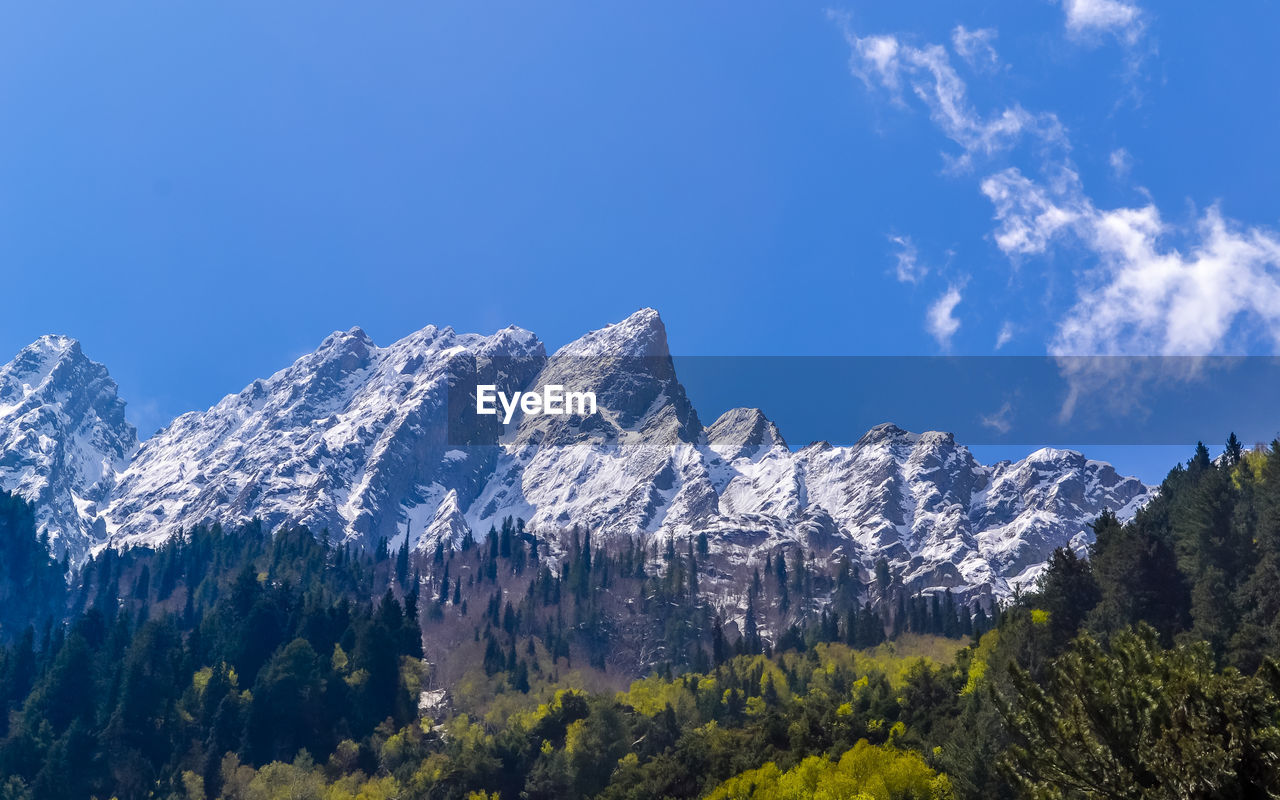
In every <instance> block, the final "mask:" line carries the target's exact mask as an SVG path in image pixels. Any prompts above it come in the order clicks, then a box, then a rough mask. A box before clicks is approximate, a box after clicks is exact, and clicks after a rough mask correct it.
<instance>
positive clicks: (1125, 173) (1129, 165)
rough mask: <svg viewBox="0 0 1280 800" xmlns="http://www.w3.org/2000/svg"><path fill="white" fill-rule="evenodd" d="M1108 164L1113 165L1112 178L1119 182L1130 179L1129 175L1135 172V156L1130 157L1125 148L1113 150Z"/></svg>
mask: <svg viewBox="0 0 1280 800" xmlns="http://www.w3.org/2000/svg"><path fill="white" fill-rule="evenodd" d="M1107 162H1108V163H1109V164H1110V165H1111V175H1112V177H1114V178H1115V179H1116V180H1118V181H1126V180H1128V179H1129V173H1130V172H1132V171H1133V156H1131V155H1129V151H1128V150H1125V149H1124V148H1123V147H1118V148H1116V149H1115V150H1112V151H1111V156H1110V157H1109V158H1108V159H1107Z"/></svg>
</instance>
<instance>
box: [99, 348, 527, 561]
mask: <svg viewBox="0 0 1280 800" xmlns="http://www.w3.org/2000/svg"><path fill="white" fill-rule="evenodd" d="M545 358H546V355H545V351H544V349H543V346H542V343H541V342H539V341H538V340H537V338H536V337H535V336H534V335H533V334H531V333H529V332H528V331H523V330H520V329H518V328H507V329H506V330H502V331H499V332H497V333H495V334H493V335H492V336H478V335H473V334H466V335H460V334H457V333H455V332H454V331H453V330H452V329H451V328H445V329H443V330H440V329H437V328H435V327H434V326H429V327H427V328H424V329H422V330H420V331H418V332H417V333H414V334H412V335H410V336H407V337H405V338H404V339H401V340H400V341H398V342H396V343H395V344H392V345H391V346H389V347H385V348H380V347H378V346H376V345H375V344H374V343H373V342H372V341H371V340H370V339H369V337H368V336H367V335H366V334H365V332H364V331H362V330H360V329H359V328H352V329H351V330H350V331H347V332H345V333H343V332H337V333H334V334H332V335H330V336H329V337H328V338H327V339H325V340H324V342H323V343H321V345H320V348H319V349H318V350H316V351H315V352H314V353H311V354H309V355H306V356H303V357H302V358H300V359H298V360H297V361H296V362H294V364H293V365H292V366H290V367H288V368H286V369H283V370H281V371H280V372H277V373H276V374H275V375H272V376H271V377H269V378H267V379H265V380H257V381H254V382H253V383H252V384H250V385H249V386H248V387H247V388H245V389H244V390H243V391H241V392H240V393H239V394H235V395H229V396H227V397H225V398H223V400H222V401H221V402H219V403H218V404H217V405H215V406H214V407H213V408H211V409H209V410H208V411H204V412H192V413H189V414H184V415H182V416H181V417H178V418H177V419H176V420H174V421H173V423H172V424H170V425H169V426H168V427H166V428H165V429H164V430H162V431H160V432H159V433H157V434H156V435H155V436H154V437H152V438H151V439H148V440H147V441H146V442H145V443H144V444H143V445H142V447H141V448H140V449H139V450H138V453H137V455H136V457H135V458H134V459H133V462H132V463H131V464H130V465H129V467H128V469H126V470H125V471H124V473H123V474H122V475H121V476H120V480H119V485H118V487H117V490H116V492H115V494H114V496H113V500H112V502H111V505H110V507H109V508H108V509H107V512H106V519H107V522H106V528H107V531H108V533H109V534H110V541H111V543H112V544H114V545H117V546H119V545H128V544H135V543H154V542H155V541H156V540H157V539H158V538H163V537H164V536H167V535H169V534H170V533H172V532H173V531H175V530H177V529H178V528H183V527H190V526H192V525H195V524H197V523H200V522H206V521H210V520H215V519H216V520H222V521H244V520H249V519H252V518H254V517H258V518H260V519H262V521H263V522H264V523H265V524H267V525H268V526H272V527H274V526H276V525H280V524H282V523H286V522H291V523H300V524H305V525H308V526H310V527H311V528H312V529H313V530H315V531H317V532H319V531H321V530H328V531H329V533H330V535H331V536H333V537H334V538H335V539H347V540H350V541H354V542H356V543H358V544H371V543H373V542H376V541H377V540H378V539H380V538H387V539H393V538H395V537H396V535H397V534H402V533H403V532H404V530H405V526H406V524H408V525H409V526H410V527H416V528H419V529H421V527H424V526H425V525H426V524H427V523H429V522H431V521H432V520H433V519H434V518H435V517H436V512H437V510H438V508H439V506H440V505H441V503H442V501H444V500H445V498H446V497H447V496H449V495H450V494H451V493H452V494H454V495H455V499H454V502H455V503H459V502H460V503H463V504H466V503H469V502H470V501H471V500H472V499H473V498H474V497H475V496H476V494H477V492H478V491H479V490H480V488H481V487H482V486H483V485H484V484H485V482H486V480H487V479H488V476H489V475H490V474H491V472H492V466H493V460H494V458H495V456H496V447H495V445H496V443H497V437H498V434H499V426H498V424H497V421H496V420H494V419H493V418H490V417H476V416H475V415H470V416H468V417H465V418H464V415H462V414H461V413H460V412H461V411H462V409H463V408H465V403H464V402H460V400H459V398H460V397H461V396H462V395H464V394H466V392H467V391H471V392H473V391H474V386H475V384H476V383H477V382H488V383H495V384H497V385H499V386H501V387H504V388H506V389H508V390H514V388H515V387H516V386H520V385H523V384H525V383H527V382H528V381H529V380H530V379H532V378H533V376H534V375H535V374H536V373H537V372H538V370H539V369H540V368H541V367H542V365H543V362H544V361H545ZM458 387H462V389H463V391H462V392H458V391H454V390H456V389H457V388H458ZM451 397H452V398H454V399H453V402H452V405H451ZM467 419H469V420H472V423H470V425H471V428H470V429H468V430H463V428H462V427H461V426H466V425H468V424H469V423H467V422H466V421H465V420H467ZM454 437H459V438H457V439H454ZM459 442H463V443H466V444H468V445H471V446H466V447H458V446H455V445H456V444H458V443H459ZM486 445H487V446H486Z"/></svg>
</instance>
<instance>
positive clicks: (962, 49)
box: [951, 25, 1000, 72]
mask: <svg viewBox="0 0 1280 800" xmlns="http://www.w3.org/2000/svg"><path fill="white" fill-rule="evenodd" d="M996 35H997V34H996V29H995V28H978V29H976V30H969V29H968V28H966V27H965V26H963V25H957V26H956V27H955V29H954V30H952V31H951V47H952V49H953V50H955V51H956V55H958V56H960V57H961V58H963V59H964V60H965V61H967V62H968V63H969V66H971V67H973V68H974V69H976V70H979V71H983V72H994V71H995V70H997V69H999V68H1000V55H999V54H998V53H996V48H995V46H994V45H993V44H992V42H994V41H995V38H996Z"/></svg>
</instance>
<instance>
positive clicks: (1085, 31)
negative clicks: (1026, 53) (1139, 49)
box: [1062, 0, 1143, 44]
mask: <svg viewBox="0 0 1280 800" xmlns="http://www.w3.org/2000/svg"><path fill="white" fill-rule="evenodd" d="M1062 9H1063V11H1065V12H1066V14H1067V31H1068V32H1069V33H1071V34H1072V35H1074V36H1077V37H1089V36H1094V35H1097V34H1099V33H1113V34H1115V35H1116V36H1118V37H1120V38H1121V39H1123V40H1124V41H1126V42H1128V43H1130V44H1133V43H1135V42H1136V41H1137V40H1138V38H1139V37H1141V35H1142V28H1143V14H1142V9H1140V8H1139V7H1138V6H1137V5H1136V4H1134V3H1125V2H1122V0H1062Z"/></svg>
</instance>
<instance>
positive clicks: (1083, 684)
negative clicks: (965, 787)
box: [999, 625, 1280, 800]
mask: <svg viewBox="0 0 1280 800" xmlns="http://www.w3.org/2000/svg"><path fill="white" fill-rule="evenodd" d="M1266 674H1267V676H1268V677H1269V678H1271V679H1272V680H1271V681H1268V682H1264V681H1263V680H1261V679H1260V678H1249V677H1245V676H1242V675H1240V674H1239V673H1238V672H1236V671H1235V670H1233V669H1227V670H1223V671H1219V670H1217V668H1216V666H1215V664H1214V660H1213V657H1212V653H1211V650H1210V648H1209V646H1208V645H1207V644H1206V643H1196V644H1192V645H1179V646H1177V647H1175V648H1174V649H1172V650H1162V649H1161V648H1160V645H1159V639H1158V635H1157V634H1156V632H1155V630H1154V629H1152V628H1151V627H1149V626H1146V625H1142V626H1140V627H1139V628H1137V629H1136V630H1133V631H1120V632H1117V633H1116V634H1115V635H1113V636H1112V637H1111V640H1110V643H1109V645H1107V646H1103V645H1101V644H1099V643H1098V642H1097V641H1095V640H1094V639H1093V638H1091V637H1089V636H1082V637H1080V638H1079V639H1077V640H1076V642H1075V643H1074V644H1073V645H1072V646H1071V648H1070V649H1069V650H1068V651H1067V652H1066V653H1065V654H1064V655H1062V656H1061V657H1060V658H1058V659H1057V660H1056V661H1055V662H1054V663H1053V665H1052V666H1051V668H1050V670H1049V674H1048V676H1047V680H1046V681H1045V682H1044V683H1043V684H1037V683H1036V682H1034V681H1033V680H1032V679H1031V677H1030V676H1029V675H1028V673H1026V672H1025V671H1022V670H1019V669H1017V668H1016V667H1015V668H1014V669H1013V671H1012V679H1013V680H1012V691H1010V692H1008V693H1007V694H1006V693H1001V694H1000V695H999V697H1000V700H1001V710H1002V714H1003V716H1004V718H1005V720H1006V722H1007V724H1008V727H1009V730H1010V732H1011V734H1012V738H1013V742H1014V745H1013V746H1012V747H1011V748H1010V749H1009V752H1008V756H1007V759H1006V764H1007V766H1008V768H1009V770H1010V773H1011V774H1012V775H1013V777H1014V778H1015V780H1016V781H1017V782H1018V783H1019V784H1020V785H1021V786H1022V787H1023V788H1024V790H1025V791H1026V793H1027V795H1028V796H1030V797H1033V798H1037V800H1059V799H1064V800H1065V798H1073V799H1074V798H1080V799H1081V800H1084V799H1085V798H1114V797H1132V798H1142V799H1143V800H1193V799H1194V798H1206V799H1207V798H1219V797H1264V796H1269V795H1268V792H1269V791H1270V790H1273V789H1274V788H1275V787H1276V786H1277V785H1280V764H1277V762H1276V757H1275V756H1276V753H1277V752H1280V727H1278V723H1280V702H1277V700H1276V698H1275V694H1274V692H1275V689H1276V688H1277V687H1276V685H1275V683H1274V679H1275V678H1277V677H1280V676H1277V675H1276V672H1275V668H1274V666H1270V667H1268V669H1267V670H1266Z"/></svg>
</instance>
